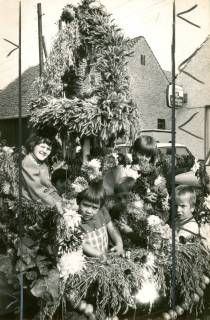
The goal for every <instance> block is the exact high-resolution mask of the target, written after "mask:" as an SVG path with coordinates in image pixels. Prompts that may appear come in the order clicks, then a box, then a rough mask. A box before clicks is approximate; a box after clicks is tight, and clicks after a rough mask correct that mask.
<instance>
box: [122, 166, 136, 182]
mask: <svg viewBox="0 0 210 320" xmlns="http://www.w3.org/2000/svg"><path fill="white" fill-rule="evenodd" d="M124 175H125V176H126V177H131V178H133V179H135V180H136V179H137V178H138V176H139V174H138V172H137V171H136V170H134V169H133V168H131V167H130V166H129V165H128V166H126V167H125V168H124Z"/></svg>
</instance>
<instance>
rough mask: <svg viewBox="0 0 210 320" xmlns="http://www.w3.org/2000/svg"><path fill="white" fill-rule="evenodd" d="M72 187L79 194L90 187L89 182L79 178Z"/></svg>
mask: <svg viewBox="0 0 210 320" xmlns="http://www.w3.org/2000/svg"><path fill="white" fill-rule="evenodd" d="M71 187H72V189H73V190H74V191H75V192H76V193H79V192H81V191H83V190H85V189H86V188H87V187H88V182H87V181H86V180H85V178H83V177H77V178H76V179H75V180H74V182H73V183H72V184H71Z"/></svg>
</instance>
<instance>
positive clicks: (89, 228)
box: [77, 180, 123, 257]
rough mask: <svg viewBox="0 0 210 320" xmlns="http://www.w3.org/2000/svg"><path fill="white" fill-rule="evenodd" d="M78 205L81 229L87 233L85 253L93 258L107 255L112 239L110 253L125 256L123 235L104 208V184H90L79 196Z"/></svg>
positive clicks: (97, 181)
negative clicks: (112, 244)
mask: <svg viewBox="0 0 210 320" xmlns="http://www.w3.org/2000/svg"><path fill="white" fill-rule="evenodd" d="M77 203H78V205H79V213H80V215H81V217H82V223H81V229H82V230H83V231H84V233H85V236H84V240H83V251H84V253H85V254H86V255H87V256H91V257H99V256H103V255H106V254H107V253H108V249H109V237H110V238H111V240H112V242H113V243H114V246H113V247H112V248H111V250H110V251H111V252H115V253H116V254H117V255H123V242H122V238H121V235H120V233H119V232H118V230H117V229H116V227H115V226H114V224H113V222H112V220H111V217H110V215H109V213H108V211H107V209H106V208H105V207H104V206H103V203H104V189H103V182H102V181H101V180H93V181H92V182H90V184H89V187H88V188H87V189H85V190H83V191H82V192H80V193H79V194H78V196H77Z"/></svg>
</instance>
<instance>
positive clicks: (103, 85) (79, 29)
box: [31, 0, 139, 143]
mask: <svg viewBox="0 0 210 320" xmlns="http://www.w3.org/2000/svg"><path fill="white" fill-rule="evenodd" d="M61 18H62V19H63V21H65V23H66V26H65V27H64V28H63V29H62V30H60V31H59V33H58V36H57V38H56V39H55V42H54V45H53V48H52V51H51V53H50V55H49V58H48V60H47V62H46V65H45V70H44V73H43V76H42V78H41V79H39V80H38V82H37V83H36V87H37V88H38V93H39V94H40V97H41V98H39V99H38V100H37V101H34V102H32V116H31V125H32V126H33V127H34V128H36V129H43V128H45V127H46V126H47V127H55V128H56V129H57V131H58V132H62V131H63V130H67V131H68V132H77V133H78V134H79V136H80V137H82V136H84V135H85V136H92V135H96V136H98V137H99V138H100V140H101V141H102V142H105V143H106V142H108V140H109V139H110V138H111V137H112V138H113V137H114V138H117V137H119V136H123V135H125V134H126V135H128V136H130V137H132V136H134V134H135V130H137V129H138V130H139V127H138V125H139V122H138V118H139V115H138V112H137V108H136V106H135V105H134V104H133V102H132V101H131V100H130V98H129V82H128V77H127V71H126V64H127V58H128V57H129V56H130V55H131V54H132V48H131V42H130V41H129V39H125V37H124V36H123V34H122V32H121V31H120V29H119V28H117V27H116V25H115V24H114V23H113V21H112V20H111V18H110V16H109V15H108V14H107V13H106V11H105V9H104V7H103V6H101V5H98V4H97V3H96V2H95V1H86V0H83V1H82V2H81V4H80V5H78V6H77V7H74V6H72V5H68V6H66V7H65V8H64V9H63V13H62V16H61ZM91 74H95V76H96V78H97V81H96V82H95V83H93V84H91V83H90V80H89V76H90V75H91ZM63 82H64V83H65V88H64V90H65V92H66V96H67V97H68V99H61V97H62V94H63ZM91 97H93V98H94V99H93V100H94V101H91ZM55 98H59V99H58V100H56V99H55ZM78 99H79V101H78ZM40 100H41V103H40ZM59 100H60V101H59ZM61 106H62V108H61ZM70 107H71V108H70ZM42 111H43V112H42ZM42 116H43V117H44V122H43V118H42ZM74 123H75V124H74Z"/></svg>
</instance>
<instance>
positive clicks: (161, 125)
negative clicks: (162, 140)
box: [157, 119, 166, 129]
mask: <svg viewBox="0 0 210 320" xmlns="http://www.w3.org/2000/svg"><path fill="white" fill-rule="evenodd" d="M157 128H158V129H165V128H166V120H165V119H158V120H157Z"/></svg>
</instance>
